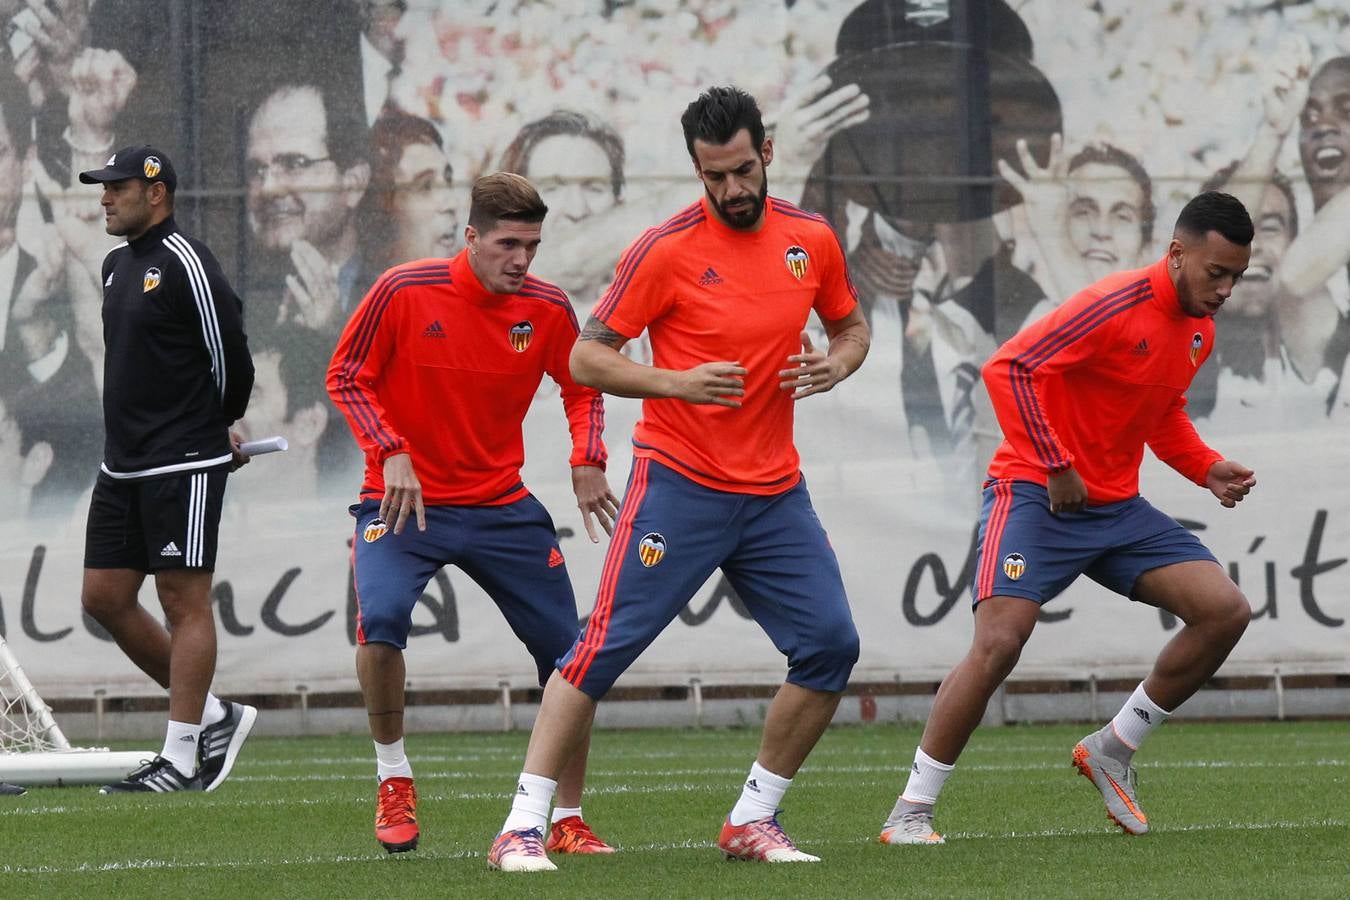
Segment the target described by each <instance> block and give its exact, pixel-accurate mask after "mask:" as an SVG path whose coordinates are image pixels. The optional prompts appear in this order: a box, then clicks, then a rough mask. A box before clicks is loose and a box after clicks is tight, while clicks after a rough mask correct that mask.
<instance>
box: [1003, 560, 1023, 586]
mask: <svg viewBox="0 0 1350 900" xmlns="http://www.w3.org/2000/svg"><path fill="white" fill-rule="evenodd" d="M1026 570H1027V559H1026V557H1025V556H1023V555H1022V554H1020V553H1009V554H1008V555H1007V556H1005V557H1003V574H1004V575H1007V576H1008V577H1009V578H1011V579H1012V580H1013V581H1016V580H1017V579H1019V578H1021V577H1022V575H1023V574H1024V573H1025V572H1026Z"/></svg>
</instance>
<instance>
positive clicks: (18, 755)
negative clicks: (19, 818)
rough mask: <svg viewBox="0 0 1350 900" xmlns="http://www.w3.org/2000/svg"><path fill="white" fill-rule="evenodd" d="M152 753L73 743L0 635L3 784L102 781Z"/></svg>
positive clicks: (0, 761) (0, 767)
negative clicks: (118, 750)
mask: <svg viewBox="0 0 1350 900" xmlns="http://www.w3.org/2000/svg"><path fill="white" fill-rule="evenodd" d="M153 755H154V754H153V753H147V752H145V751H142V750H132V751H121V752H116V753H114V752H112V751H110V750H109V749H108V748H107V747H72V746H71V745H70V741H68V740H66V736H65V734H63V733H62V731H61V727H60V726H59V725H57V724H56V719H54V718H53V717H52V711H51V708H50V707H49V706H47V704H46V703H44V702H43V700H42V697H41V696H40V695H39V694H38V692H37V689H36V688H34V687H33V683H32V682H31V681H29V680H28V676H27V675H25V674H24V672H23V667H22V666H20V665H19V661H18V659H16V658H15V656H14V653H13V652H12V651H11V650H10V649H9V645H8V644H6V643H5V639H4V638H3V637H0V782H8V783H10V784H18V785H62V784H104V783H106V782H109V781H115V780H117V779H118V778H120V777H121V776H123V775H125V774H126V773H127V772H130V771H131V770H132V769H135V768H137V767H138V766H139V765H140V764H141V763H142V762H143V761H144V760H147V759H150V758H151V757H152V756H153Z"/></svg>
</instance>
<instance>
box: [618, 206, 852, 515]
mask: <svg viewBox="0 0 1350 900" xmlns="http://www.w3.org/2000/svg"><path fill="white" fill-rule="evenodd" d="M856 298H857V293H856V291H854V289H853V285H852V283H851V282H850V281H849V278H848V268H847V266H846V265H845V263H844V252H843V248H841V247H840V246H839V241H838V239H837V238H836V237H835V234H834V232H833V231H832V230H831V229H830V226H829V225H828V224H826V222H825V220H824V219H822V218H821V217H820V216H817V215H814V214H812V213H808V212H805V211H803V210H800V209H798V208H797V207H795V206H793V205H792V204H790V203H786V202H784V201H782V200H777V199H774V198H769V199H768V200H766V202H765V207H764V222H763V225H762V226H761V227H760V229H759V230H758V231H741V230H737V229H734V228H731V227H729V226H728V225H725V224H724V223H723V222H722V221H721V220H720V219H718V218H717V216H716V214H715V213H713V212H712V210H711V209H709V208H708V206H707V201H706V199H705V200H700V201H699V202H698V203H695V204H693V205H691V206H689V207H687V208H686V209H684V210H683V211H681V212H680V213H679V214H678V215H676V216H674V217H673V218H671V219H670V220H668V221H667V222H665V223H664V224H663V225H660V226H658V227H656V228H651V229H648V230H647V231H646V232H645V233H644V234H643V235H642V236H641V237H640V238H638V239H637V240H636V241H634V242H633V244H632V245H631V246H629V247H628V249H627V250H625V251H624V254H623V256H622V257H621V258H620V259H619V265H618V268H617V269H616V271H615V277H614V283H613V284H612V285H611V286H610V288H609V290H608V291H607V292H606V293H605V296H604V297H602V298H601V300H600V302H599V303H598V304H597V305H596V307H595V310H594V313H593V314H594V316H595V317H596V318H597V319H599V320H600V321H601V322H603V323H605V325H607V326H608V327H609V328H611V329H613V330H614V331H617V332H618V333H619V334H622V335H624V336H625V337H628V338H634V337H637V336H638V335H639V334H641V333H642V330H643V329H644V328H645V329H647V330H648V332H649V333H650V337H651V345H652V363H653V364H654V365H655V366H657V367H659V368H663V369H675V370H684V369H690V368H693V367H694V366H697V365H700V364H702V363H707V362H716V361H719V360H724V361H727V362H739V363H740V365H741V366H743V367H744V368H745V369H746V370H748V374H747V375H746V376H745V396H744V397H742V398H741V400H742V405H741V407H740V408H739V409H732V408H730V407H725V406H715V405H703V404H693V403H686V402H685V401H683V400H675V399H664V398H663V399H647V400H644V401H643V402H642V419H641V420H640V421H639V422H638V423H637V426H636V428H635V429H634V430H633V446H634V456H637V457H642V458H649V459H655V460H657V461H658V462H661V463H662V464H664V465H668V466H670V467H672V468H674V469H675V470H676V471H678V472H680V473H681V474H683V475H684V476H686V477H688V478H690V479H692V480H694V481H696V482H698V483H699V484H702V485H704V486H706V487H710V488H715V489H717V490H722V491H731V492H735V493H743V494H776V493H779V492H781V491H786V490H788V489H790V488H792V487H793V486H794V485H796V483H797V481H798V479H799V478H800V473H799V471H798V463H799V457H798V455H797V448H796V446H795V445H794V444H793V442H792V415H793V409H792V407H793V403H794V402H795V401H793V400H792V397H791V394H790V392H788V391H784V390H780V389H779V387H778V384H779V381H780V378H779V376H778V373H779V372H780V371H782V370H783V369H786V368H788V366H789V363H788V359H787V358H788V357H789V356H791V355H793V354H796V353H800V352H801V332H802V329H803V328H805V327H806V321H807V318H808V316H809V315H810V313H811V310H812V309H814V310H815V311H816V312H817V313H818V314H819V315H820V317H821V318H822V319H830V320H833V319H842V318H843V317H844V316H846V315H848V314H849V313H850V312H852V311H853V309H854V307H855V306H856V305H857V299H856Z"/></svg>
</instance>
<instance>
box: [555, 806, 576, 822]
mask: <svg viewBox="0 0 1350 900" xmlns="http://www.w3.org/2000/svg"><path fill="white" fill-rule="evenodd" d="M572 816H576V817H577V818H578V819H580V818H581V807H580V806H556V807H554V808H553V815H552V816H551V817H550V818H549V821H551V822H561V821H562V820H563V819H567V818H571V817H572Z"/></svg>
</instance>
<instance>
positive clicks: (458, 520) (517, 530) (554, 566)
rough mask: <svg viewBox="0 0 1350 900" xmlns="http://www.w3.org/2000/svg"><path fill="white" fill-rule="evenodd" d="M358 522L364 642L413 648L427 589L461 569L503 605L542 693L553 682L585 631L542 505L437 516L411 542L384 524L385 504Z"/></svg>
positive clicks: (362, 513) (358, 513) (412, 525)
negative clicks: (446, 570)
mask: <svg viewBox="0 0 1350 900" xmlns="http://www.w3.org/2000/svg"><path fill="white" fill-rule="evenodd" d="M351 512H352V515H353V516H355V517H356V538H355V540H354V541H353V543H352V573H353V577H354V578H355V579H356V602H357V631H356V639H357V641H358V642H360V643H362V644H369V643H382V644H392V645H393V646H395V647H398V648H399V649H403V648H404V647H406V646H407V643H408V632H409V631H410V630H411V629H412V612H413V607H414V606H416V605H417V601H418V599H420V598H421V596H422V592H423V591H424V590H425V589H426V586H427V583H428V582H429V581H431V578H432V576H434V575H435V574H436V572H437V571H438V570H439V569H441V568H442V567H443V566H449V565H454V566H458V567H459V568H460V569H461V570H462V571H463V572H464V574H466V575H468V576H469V577H470V578H472V579H473V580H474V582H476V583H477V584H478V586H479V587H481V588H482V589H483V590H484V591H485V592H486V593H487V595H488V596H489V597H491V598H492V601H493V602H494V603H496V604H497V607H498V608H499V609H500V610H501V611H502V615H504V616H505V617H506V623H507V624H508V625H510V626H511V630H512V631H513V632H515V635H516V637H518V638H520V640H521V642H522V643H524V644H525V647H526V649H527V650H529V651H530V655H531V656H532V657H534V662H535V667H536V668H537V669H538V673H539V683H540V684H541V685H542V684H544V682H545V681H547V680H548V677H549V675H550V674H552V672H553V664H554V662H555V661H556V660H557V658H558V657H559V656H561V655H562V654H563V653H565V652H566V651H567V648H568V647H570V646H572V642H573V641H574V640H575V639H576V636H577V631H578V627H577V601H576V597H575V595H574V594H573V593H572V582H571V580H570V579H569V578H568V577H567V564H566V563H565V562H564V561H563V556H562V552H561V551H560V550H559V548H558V537H557V533H556V531H555V529H554V527H553V519H552V518H551V517H550V516H549V514H548V511H547V510H546V509H544V505H543V504H542V503H540V502H539V501H538V500H536V499H535V498H534V497H533V496H532V495H526V496H525V497H524V498H522V499H520V500H517V501H516V502H514V503H507V504H504V505H502V506H428V507H427V508H426V518H427V530H426V531H418V530H417V523H416V521H412V522H409V523H408V524H407V525H405V526H404V528H403V533H402V534H394V532H393V529H392V528H388V527H386V526H385V524H384V522H383V521H382V520H381V519H380V518H379V513H380V501H378V500H365V501H362V502H361V503H360V504H359V505H357V506H353V507H352V508H351Z"/></svg>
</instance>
